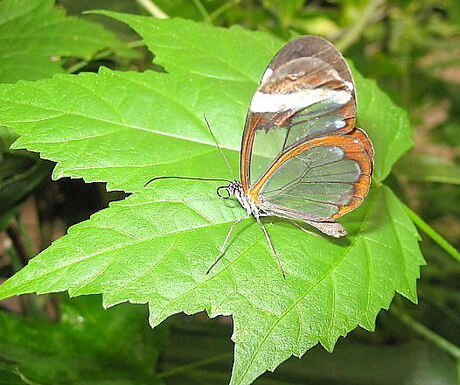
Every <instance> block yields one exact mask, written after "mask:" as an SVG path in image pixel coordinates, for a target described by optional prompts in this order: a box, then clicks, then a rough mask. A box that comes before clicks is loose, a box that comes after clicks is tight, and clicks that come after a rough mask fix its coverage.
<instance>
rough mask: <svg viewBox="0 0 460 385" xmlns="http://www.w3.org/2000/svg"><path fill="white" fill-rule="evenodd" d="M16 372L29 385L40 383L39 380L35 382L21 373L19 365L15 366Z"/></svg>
mask: <svg viewBox="0 0 460 385" xmlns="http://www.w3.org/2000/svg"><path fill="white" fill-rule="evenodd" d="M14 371H15V372H16V374H17V375H18V376H19V378H20V379H21V380H22V381H23V382H24V383H25V384H27V385H40V384H39V383H38V382H34V381H32V380H29V379H28V378H27V377H26V376H25V375H24V374H22V373H21V371H20V370H19V368H18V367H16V368H15V370H14Z"/></svg>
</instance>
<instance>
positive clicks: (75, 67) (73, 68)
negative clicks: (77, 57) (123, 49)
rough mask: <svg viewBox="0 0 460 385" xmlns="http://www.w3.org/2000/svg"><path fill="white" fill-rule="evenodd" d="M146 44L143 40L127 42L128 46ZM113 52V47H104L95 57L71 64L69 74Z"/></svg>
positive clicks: (136, 46)
mask: <svg viewBox="0 0 460 385" xmlns="http://www.w3.org/2000/svg"><path fill="white" fill-rule="evenodd" d="M144 44H145V43H144V41H143V40H135V41H131V42H129V43H126V46H127V47H128V48H138V47H142V46H143V45H144ZM113 53H114V50H113V49H112V48H107V49H104V50H102V51H100V52H99V53H97V54H96V55H94V56H93V57H91V58H89V59H84V60H81V61H79V62H78V63H75V64H74V65H73V66H70V67H69V68H67V70H66V72H67V73H69V74H71V73H74V72H77V71H79V70H81V69H82V68H85V67H86V66H87V65H88V64H89V63H91V62H92V61H94V60H101V59H104V58H106V57H108V56H110V55H112V54H113Z"/></svg>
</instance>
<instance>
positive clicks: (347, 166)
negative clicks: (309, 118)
mask: <svg viewBox="0 0 460 385" xmlns="http://www.w3.org/2000/svg"><path fill="white" fill-rule="evenodd" d="M372 154H373V149H372V145H371V144H370V141H369V139H368V138H367V136H366V134H365V133H364V132H363V131H362V130H360V129H355V130H354V131H353V132H352V133H350V134H347V135H332V136H327V137H321V138H316V139H312V140H310V141H307V142H304V143H301V144H299V145H298V146H296V147H293V148H291V149H290V150H288V151H286V152H284V153H282V154H281V155H280V156H279V157H278V158H277V159H276V160H275V161H274V162H273V164H272V166H271V167H270V168H269V169H267V170H266V172H265V173H264V174H263V176H262V177H261V178H260V179H259V181H258V182H257V183H256V184H255V185H254V186H253V187H252V188H251V190H250V191H249V194H250V197H251V198H252V199H253V200H254V201H255V202H256V203H257V205H258V207H259V208H260V209H261V210H262V211H263V212H265V213H266V214H267V215H276V216H280V217H286V218H291V219H300V220H303V221H306V222H308V223H310V222H315V223H320V222H334V221H335V219H337V218H339V217H341V216H342V215H344V214H346V213H348V212H349V211H351V210H353V209H355V208H356V207H358V206H359V205H360V204H361V202H362V201H363V199H364V197H365V196H366V195H367V192H368V191H369V187H370V181H371V173H372ZM327 226H329V227H331V226H332V227H333V226H334V225H332V224H330V225H327ZM316 227H318V226H316ZM332 235H333V234H332Z"/></svg>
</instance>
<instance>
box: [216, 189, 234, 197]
mask: <svg viewBox="0 0 460 385" xmlns="http://www.w3.org/2000/svg"><path fill="white" fill-rule="evenodd" d="M228 187H229V186H219V187H217V190H216V192H217V196H218V197H219V198H222V199H228V198H230V195H231V194H230V191H228ZM221 190H225V193H224V194H222V193H221Z"/></svg>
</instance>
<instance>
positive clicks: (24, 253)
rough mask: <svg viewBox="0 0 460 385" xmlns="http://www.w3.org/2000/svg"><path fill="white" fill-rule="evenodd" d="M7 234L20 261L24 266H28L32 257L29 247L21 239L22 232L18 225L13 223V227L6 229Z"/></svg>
mask: <svg viewBox="0 0 460 385" xmlns="http://www.w3.org/2000/svg"><path fill="white" fill-rule="evenodd" d="M6 233H7V234H8V237H10V239H11V242H12V243H13V246H14V249H15V251H16V253H17V255H18V257H19V258H18V259H19V262H20V264H21V265H22V266H25V265H27V263H28V262H29V258H30V257H31V256H32V255H29V252H28V250H27V246H26V244H25V242H24V239H23V238H22V237H21V232H20V231H19V228H18V225H17V223H15V222H12V223H11V225H10V226H9V227H8V228H7V229H6Z"/></svg>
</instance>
